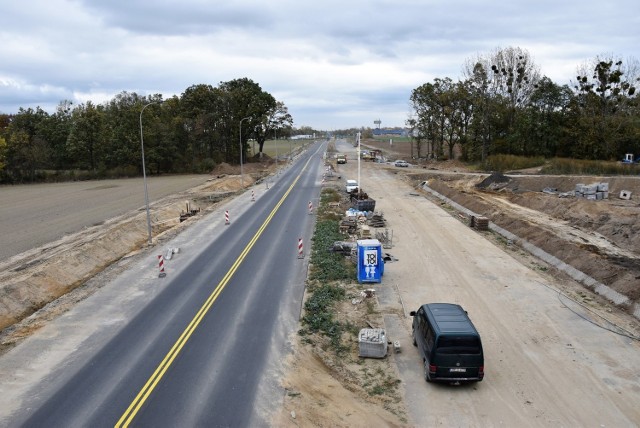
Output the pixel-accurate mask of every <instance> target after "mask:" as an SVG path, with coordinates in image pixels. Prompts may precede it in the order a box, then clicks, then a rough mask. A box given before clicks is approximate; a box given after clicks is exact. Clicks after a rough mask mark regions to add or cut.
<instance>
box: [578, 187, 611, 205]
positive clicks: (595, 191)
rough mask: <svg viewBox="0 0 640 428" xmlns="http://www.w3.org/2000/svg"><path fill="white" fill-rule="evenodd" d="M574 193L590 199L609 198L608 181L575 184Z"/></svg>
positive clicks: (579, 196)
mask: <svg viewBox="0 0 640 428" xmlns="http://www.w3.org/2000/svg"><path fill="white" fill-rule="evenodd" d="M575 195H576V197H577V198H585V199H588V200H590V201H599V200H601V199H609V183H594V184H588V185H586V184H576V190H575Z"/></svg>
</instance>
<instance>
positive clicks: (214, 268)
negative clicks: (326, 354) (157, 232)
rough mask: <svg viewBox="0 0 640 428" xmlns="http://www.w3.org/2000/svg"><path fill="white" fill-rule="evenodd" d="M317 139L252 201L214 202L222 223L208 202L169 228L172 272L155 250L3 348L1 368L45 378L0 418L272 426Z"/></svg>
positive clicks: (296, 300)
mask: <svg viewBox="0 0 640 428" xmlns="http://www.w3.org/2000/svg"><path fill="white" fill-rule="evenodd" d="M322 147H324V145H321V144H316V145H315V146H312V148H311V149H310V150H308V151H307V152H305V153H304V154H302V155H301V157H300V158H299V159H298V160H297V161H296V162H295V163H294V165H293V166H291V167H290V168H288V169H286V170H285V171H283V172H281V173H280V176H279V177H277V179H276V180H275V181H274V182H273V183H272V187H271V188H270V189H269V190H266V189H265V188H262V187H260V188H256V190H257V191H256V201H255V202H251V201H250V198H251V192H250V191H247V192H246V193H245V194H244V195H242V196H240V197H239V198H236V199H234V200H233V201H231V202H229V203H228V204H226V205H224V206H223V207H221V210H229V212H230V219H231V224H230V225H225V224H224V220H223V217H222V216H221V213H220V212H217V213H212V214H210V215H208V216H207V217H205V218H204V219H202V220H201V221H199V222H198V223H197V224H196V225H194V226H193V227H192V228H190V229H189V230H188V231H187V232H186V233H184V234H182V235H180V236H179V237H177V238H176V239H175V240H174V242H172V243H170V246H172V247H178V248H181V251H180V253H179V254H177V255H176V256H174V259H172V260H171V261H168V262H167V267H166V273H167V276H166V278H162V279H160V278H158V277H157V262H156V261H155V256H152V255H149V257H146V258H145V260H144V262H143V263H139V264H138V265H136V266H131V268H130V269H128V270H127V273H126V274H123V275H122V276H121V277H119V278H117V279H116V280H114V281H113V283H112V284H110V285H109V286H107V287H105V288H104V291H103V290H101V291H100V292H98V293H96V294H95V295H94V296H92V297H91V298H89V299H87V300H86V301H84V302H82V303H81V304H79V305H78V306H77V307H75V308H74V309H73V310H71V311H70V312H69V313H68V314H66V315H65V316H63V317H61V318H60V319H58V320H56V321H54V322H53V323H52V324H51V325H48V326H46V327H45V331H44V332H43V333H44V334H43V335H39V337H40V339H34V340H30V339H28V340H26V341H25V342H24V343H23V344H21V345H20V346H18V347H16V348H15V349H14V350H12V351H11V352H10V354H9V355H6V356H5V357H4V358H3V361H2V363H0V371H2V372H5V373H6V372H7V371H9V370H11V368H12V366H13V365H15V367H16V369H17V368H18V367H20V368H19V369H18V370H21V371H22V372H23V373H28V374H29V376H28V377H29V378H30V379H31V380H33V379H34V378H39V381H38V382H35V383H29V382H26V379H24V378H23V377H18V379H13V380H14V381H15V382H14V383H13V384H12V385H11V387H12V388H11V390H12V394H13V397H8V398H5V399H4V402H2V403H0V408H3V409H4V412H5V414H4V415H2V418H0V424H2V425H5V426H16V425H25V426H54V427H58V426H59V427H62V426H64V427H73V426H92V427H100V426H114V425H116V426H127V425H129V424H130V425H131V426H157V427H162V426H167V427H174V426H264V425H266V424H267V421H268V418H269V411H270V410H271V409H272V408H273V404H274V403H279V402H280V401H281V397H282V389H281V387H280V386H279V384H278V380H279V379H280V376H281V369H282V366H281V364H282V361H283V358H284V356H285V355H286V354H287V353H288V351H289V349H288V341H287V339H288V336H289V335H291V334H294V333H295V329H296V326H297V321H298V317H299V312H300V305H301V302H302V297H303V293H304V280H305V278H306V264H307V259H306V258H305V259H299V258H298V248H297V243H298V238H299V237H303V239H306V238H308V237H310V236H311V232H312V228H313V220H314V216H312V215H309V214H308V203H309V201H312V202H313V204H314V206H317V205H318V197H319V191H320V186H319V185H320V180H321V160H322V150H320V149H321V148H322ZM305 237H306V238H305ZM306 245H307V247H308V246H309V241H308V240H307V242H306ZM307 251H308V249H307ZM62 332H64V335H62V334H61V333H62ZM42 337H45V338H47V337H48V338H50V339H51V340H50V341H47V340H46V339H44V340H43V339H42ZM43 361H46V363H43ZM10 383H11V382H10ZM5 388H7V389H5ZM2 389H5V390H8V389H9V388H8V385H6V384H5V385H3V386H2Z"/></svg>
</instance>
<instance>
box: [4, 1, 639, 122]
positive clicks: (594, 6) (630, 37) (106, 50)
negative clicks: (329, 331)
mask: <svg viewBox="0 0 640 428" xmlns="http://www.w3.org/2000/svg"><path fill="white" fill-rule="evenodd" d="M0 5H1V6H0V113H15V112H17V111H18V108H20V107H24V108H28V107H32V108H35V107H37V106H40V107H41V108H43V109H44V110H46V111H48V112H50V113H53V112H54V111H55V107H56V106H57V105H58V104H59V102H60V101H62V100H65V99H68V100H71V101H73V102H74V103H81V102H86V101H89V100H90V101H92V102H94V103H102V102H105V101H108V100H110V99H111V98H113V96H114V95H116V94H118V93H120V92H122V91H128V92H136V93H138V94H140V95H149V94H156V93H160V94H162V95H163V96H164V97H165V98H168V97H171V96H173V95H180V94H181V93H182V92H184V90H185V89H186V88H188V87H189V86H191V85H194V84H201V83H204V84H210V85H213V86H217V85H218V84H219V83H220V82H226V81H229V80H233V79H237V78H243V77H247V78H249V79H252V80H253V81H254V82H256V83H258V84H259V85H260V86H261V87H262V89H263V90H265V91H267V92H269V93H271V94H272V95H273V96H274V97H275V98H276V99H277V100H278V101H282V102H284V103H285V105H286V106H287V107H288V108H289V112H290V113H291V115H292V116H293V119H294V126H296V127H300V126H304V125H306V126H312V127H314V128H316V129H323V130H331V129H342V128H350V127H363V126H364V127H374V126H375V125H374V124H373V121H374V120H376V119H380V120H381V121H382V126H383V127H384V126H403V125H404V123H405V120H406V119H407V118H408V117H409V114H410V106H409V96H410V94H411V90H412V89H414V88H416V87H418V86H420V85H421V84H423V83H427V82H431V81H433V79H434V78H436V77H440V78H444V77H450V78H452V79H453V80H458V79H459V78H462V66H463V65H464V63H465V61H467V60H468V59H470V58H472V57H474V56H477V55H478V54H481V55H482V54H489V53H491V52H492V51H494V50H495V49H497V48H506V47H509V46H511V47H520V48H522V49H525V50H527V51H528V52H529V54H530V55H531V57H532V59H533V60H534V62H535V64H536V65H538V66H539V68H540V71H541V74H542V75H546V76H548V77H550V78H551V79H552V80H553V81H554V82H556V83H558V84H565V83H570V81H571V79H575V75H576V68H577V67H578V66H580V65H582V64H584V63H585V62H586V61H589V60H592V59H593V58H595V57H596V56H598V55H609V56H613V57H616V58H618V57H619V58H621V59H623V60H626V59H628V58H635V59H640V53H639V50H640V2H639V1H638V0H609V1H606V2H595V1H584V0H581V1H575V0H553V1H550V0H538V1H535V2H534V1H527V2H525V1H518V0H512V1H511V2H507V1H494V0H484V1H480V0H449V1H437V0H369V1H361V0H341V1H335V0H316V1H313V2H309V1H306V0H271V1H264V0H244V1H234V0H226V1H224V2H223V1H212V0H208V1H207V0H180V1H170V0H155V1H154V0H92V1H91V0H23V1H21V2H18V1H9V0H1V3H0Z"/></svg>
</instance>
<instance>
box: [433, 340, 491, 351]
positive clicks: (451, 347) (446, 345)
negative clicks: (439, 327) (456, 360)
mask: <svg viewBox="0 0 640 428" xmlns="http://www.w3.org/2000/svg"><path fill="white" fill-rule="evenodd" d="M481 350H482V346H481V345H480V340H478V338H477V337H441V338H440V339H438V347H437V352H438V354H480V352H481Z"/></svg>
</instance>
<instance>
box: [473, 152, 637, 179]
mask: <svg viewBox="0 0 640 428" xmlns="http://www.w3.org/2000/svg"><path fill="white" fill-rule="evenodd" d="M530 168H538V173H539V174H557V175H638V174H640V165H636V164H625V163H622V162H610V161H598V160H585V159H570V158H552V159H545V158H544V157H542V156H536V157H527V156H515V155H492V156H489V157H487V159H486V161H485V162H483V163H479V164H477V165H476V169H478V170H482V171H497V172H507V171H516V170H522V169H530Z"/></svg>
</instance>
